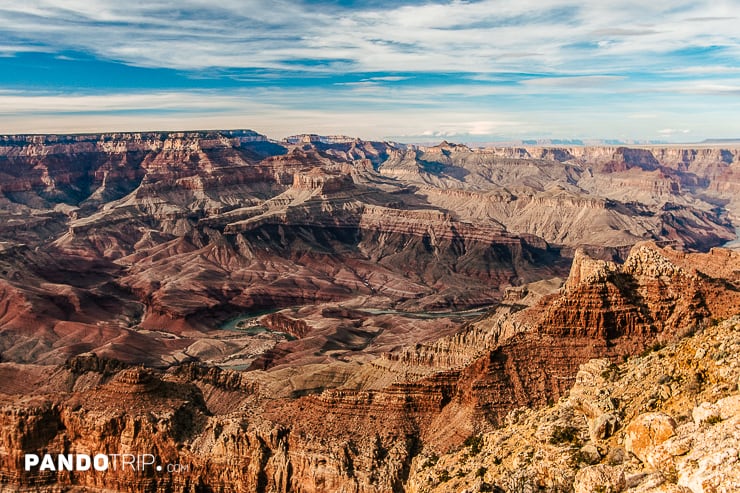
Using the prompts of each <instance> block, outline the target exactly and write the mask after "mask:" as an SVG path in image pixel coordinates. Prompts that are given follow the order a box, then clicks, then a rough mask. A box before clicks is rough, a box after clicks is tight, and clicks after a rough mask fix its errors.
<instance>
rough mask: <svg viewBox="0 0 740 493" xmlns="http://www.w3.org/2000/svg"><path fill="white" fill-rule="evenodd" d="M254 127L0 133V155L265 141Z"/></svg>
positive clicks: (131, 149)
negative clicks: (182, 130) (37, 133)
mask: <svg viewBox="0 0 740 493" xmlns="http://www.w3.org/2000/svg"><path fill="white" fill-rule="evenodd" d="M268 140H269V139H268V138H267V137H266V136H264V135H262V134H260V133H257V132H255V131H253V130H219V131H216V130H206V131H185V132H131V133H125V132H124V133H101V134H77V135H0V156H46V155H54V154H70V153H80V152H105V153H126V152H133V151H160V150H170V149H194V148H195V147H194V146H197V147H198V148H200V149H208V148H216V147H224V146H233V147H238V146H239V145H241V144H244V143H248V142H268Z"/></svg>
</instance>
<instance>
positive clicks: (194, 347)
mask: <svg viewBox="0 0 740 493" xmlns="http://www.w3.org/2000/svg"><path fill="white" fill-rule="evenodd" d="M674 151H675V150H674V149H672V148H667V149H664V151H660V150H659V149H653V148H650V149H646V148H639V149H628V148H613V149H611V148H573V149H570V148H568V149H566V148H536V149H535V148H521V149H488V150H477V149H470V148H468V147H466V146H462V145H455V144H450V143H443V144H441V145H440V146H435V147H431V148H422V147H414V146H402V145H396V144H391V143H378V142H364V141H362V140H359V139H349V138H344V137H332V138H326V139H324V138H319V137H316V136H310V135H309V136H308V138H306V139H304V138H303V137H301V138H300V139H298V141H296V142H290V141H286V142H281V143H277V142H273V141H270V140H269V139H267V138H266V137H264V136H262V135H259V134H257V133H255V132H251V131H233V132H218V131H209V132H181V133H174V132H173V133H142V134H108V135H83V136H8V137H3V138H2V139H0V204H2V206H1V207H0V382H2V383H0V394H2V402H3V404H2V406H3V407H2V411H0V422H1V423H2V424H1V425H0V484H1V485H2V489H3V490H9V491H27V490H34V489H35V490H39V491H63V490H65V489H73V488H88V489H89V490H91V491H95V490H103V489H104V488H108V489H109V490H111V489H112V490H116V491H192V492H195V491H223V492H227V491H245V492H246V491H250V492H251V491H277V492H287V491H304V492H323V491H353V492H385V491H404V490H412V489H413V488H422V486H419V485H420V484H421V483H418V481H417V479H415V478H417V476H416V475H417V472H416V471H417V467H418V464H419V462H418V461H420V460H422V458H425V457H426V458H429V459H430V460H431V458H433V457H439V456H441V455H443V454H447V453H450V451H454V450H456V449H458V448H459V447H462V446H465V443H466V441H467V442H468V443H471V442H470V440H477V439H476V438H475V437H477V436H478V435H479V434H480V433H494V432H495V430H496V429H499V428H500V427H502V426H506V425H507V416H510V413H511V412H512V410H514V409H517V408H521V407H527V408H532V409H536V408H539V407H541V406H546V405H547V404H548V403H552V402H555V401H557V399H558V398H560V397H561V396H563V395H564V394H565V393H566V392H567V391H568V389H570V388H571V387H572V386H573V383H574V381H575V379H576V376H577V374H578V371H579V365H583V364H587V363H588V361H589V360H591V359H593V358H599V359H604V360H608V361H611V362H614V363H618V362H621V361H623V359H624V358H626V357H629V356H630V355H634V354H636V353H639V352H641V351H642V350H643V349H644V348H646V347H651V346H652V345H654V344H665V343H672V342H673V341H675V340H677V339H680V338H681V337H683V336H686V335H687V334H691V333H693V332H696V331H698V330H701V329H702V328H703V327H705V326H707V325H708V324H710V323H711V321H712V320H715V319H721V318H726V317H730V316H732V315H734V314H736V313H737V312H738V310H740V303H739V301H738V295H737V293H738V292H740V291H738V289H740V286H739V285H738V283H739V282H740V278H739V277H738V268H737V265H738V260H739V259H738V254H737V253H736V252H733V251H731V250H725V249H722V248H711V247H715V246H717V245H719V244H722V243H724V242H725V241H728V240H730V239H732V238H734V235H735V232H734V229H733V223H732V221H734V220H736V219H735V216H734V215H733V214H735V212H734V209H733V207H734V205H733V204H734V203H735V202H734V200H735V198H734V195H733V194H734V189H733V188H732V186H731V184H732V180H731V179H730V178H731V175H732V173H734V171H733V170H734V169H735V167H736V166H737V165H736V161H737V159H736V158H737V155H736V152H735V151H733V150H722V149H703V148H697V149H684V150H682V151H681V152H678V151H676V152H674ZM728 177H730V178H728ZM728 184H729V185H728ZM645 240H649V241H645ZM659 245H661V246H659ZM712 402H714V401H712ZM584 406H586V407H587V406H591V407H593V406H594V405H593V404H584ZM532 412H534V411H532ZM604 419H606V418H604ZM620 419H621V418H620ZM604 426H607V427H612V428H614V426H615V425H614V423H612V421H609V420H607V422H606V424H605V425H604ZM471 437H473V438H471ZM479 445H480V443H479ZM47 452H48V453H53V454H57V453H69V454H74V453H78V454H84V453H93V454H94V453H105V454H111V455H115V454H118V456H120V457H122V456H123V455H125V454H134V455H136V454H153V455H156V457H157V458H158V460H159V461H160V465H163V466H166V465H167V464H170V465H173V466H171V469H172V468H174V467H175V466H174V465H175V464H176V465H177V471H175V470H164V471H156V468H154V467H150V468H144V469H141V470H132V469H119V470H117V471H116V470H108V471H107V472H101V471H88V472H74V471H72V472H70V471H59V472H57V471H51V470H45V471H39V470H30V471H25V470H24V468H23V467H22V466H23V464H22V461H23V457H24V455H25V454H26V453H37V454H41V455H43V454H44V453H47ZM127 457H128V456H127ZM424 460H426V459H424ZM163 472H164V473H163ZM440 474H442V472H441V470H440ZM604 474H606V473H604ZM463 476H464V475H463ZM481 484H483V483H481ZM491 484H492V483H491ZM424 487H426V486H424Z"/></svg>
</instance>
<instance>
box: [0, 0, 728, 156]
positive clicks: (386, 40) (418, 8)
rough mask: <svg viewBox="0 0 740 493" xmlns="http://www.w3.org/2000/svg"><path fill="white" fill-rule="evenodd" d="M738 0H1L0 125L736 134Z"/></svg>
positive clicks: (452, 135)
mask: <svg viewBox="0 0 740 493" xmlns="http://www.w3.org/2000/svg"><path fill="white" fill-rule="evenodd" d="M738 115H740V0H706V1H705V0H692V1H682V0H650V1H645V0H640V1H631V0H614V1H611V2H605V1H603V0H585V1H583V0H582V1H579V2H573V1H570V0H538V1H535V0H518V1H509V0H481V1H459V0H455V1H436V2H435V1H386V0H370V1H364V2H359V1H351V0H323V1H316V2H308V1H287V0H274V1H260V0H239V1H237V0H219V1H218V2H214V1H205V0H180V1H177V2H165V1H160V0H127V1H126V2H121V1H120V0H112V1H109V0H23V1H9V0H0V133H73V132H75V133H79V132H99V131H116V130H117V131H132V130H133V131H145V130H192V129H234V128H249V129H253V130H256V131H258V132H261V133H264V134H266V135H268V136H270V137H272V138H276V139H279V138H282V137H285V136H287V135H292V134H297V133H308V132H310V133H319V134H344V135H351V136H358V137H362V138H366V139H384V140H395V141H400V142H433V141H440V140H442V139H446V140H450V141H456V142H493V141H514V140H520V139H609V140H612V139H613V140H622V141H627V142H629V141H665V142H698V141H702V140H704V139H711V138H726V139H728V138H740V118H739V117H738Z"/></svg>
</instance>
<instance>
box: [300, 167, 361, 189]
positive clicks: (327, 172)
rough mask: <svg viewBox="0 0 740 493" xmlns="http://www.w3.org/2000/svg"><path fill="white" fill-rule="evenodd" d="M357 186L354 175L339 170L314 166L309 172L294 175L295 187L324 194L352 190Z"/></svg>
mask: <svg viewBox="0 0 740 493" xmlns="http://www.w3.org/2000/svg"><path fill="white" fill-rule="evenodd" d="M354 187H355V184H354V181H352V176H351V175H349V174H346V173H342V172H341V171H339V170H331V169H326V168H323V169H322V168H319V167H314V168H311V170H310V171H308V172H296V173H295V174H294V175H293V189H295V190H311V191H314V190H315V191H318V192H320V193H322V194H326V193H333V192H340V191H346V190H351V189H353V188H354Z"/></svg>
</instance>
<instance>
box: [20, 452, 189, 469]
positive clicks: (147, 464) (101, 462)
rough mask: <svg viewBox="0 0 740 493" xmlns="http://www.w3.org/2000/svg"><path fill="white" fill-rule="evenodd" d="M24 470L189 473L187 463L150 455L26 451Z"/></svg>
mask: <svg viewBox="0 0 740 493" xmlns="http://www.w3.org/2000/svg"><path fill="white" fill-rule="evenodd" d="M23 469H25V470H26V471H28V472H31V471H39V472H41V471H51V472H57V471H74V472H84V471H98V472H105V471H135V472H144V471H147V470H154V471H157V472H169V473H180V472H188V471H189V470H190V467H189V466H188V465H187V464H179V463H172V462H168V463H164V464H163V463H162V462H161V461H159V460H157V457H155V456H154V455H152V454H95V455H90V454H43V455H38V454H26V455H25V457H24V459H23Z"/></svg>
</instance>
